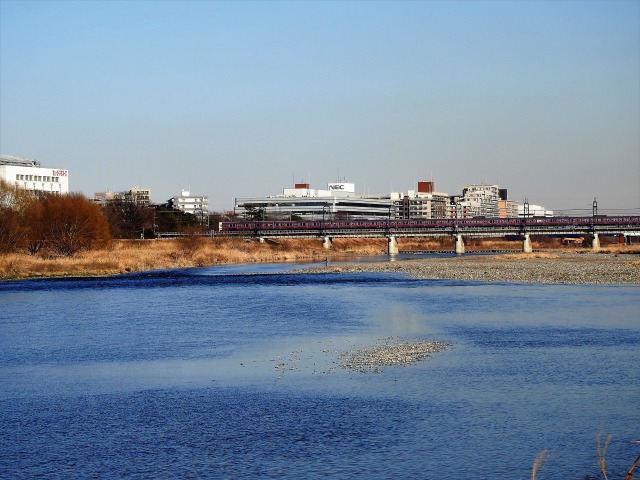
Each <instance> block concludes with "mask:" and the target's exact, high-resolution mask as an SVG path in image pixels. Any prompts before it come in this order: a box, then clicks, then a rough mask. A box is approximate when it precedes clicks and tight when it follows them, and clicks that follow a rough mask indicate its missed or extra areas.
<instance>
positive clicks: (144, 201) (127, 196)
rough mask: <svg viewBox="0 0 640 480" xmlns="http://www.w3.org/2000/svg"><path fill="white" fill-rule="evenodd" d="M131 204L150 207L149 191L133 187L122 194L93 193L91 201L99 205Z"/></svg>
mask: <svg viewBox="0 0 640 480" xmlns="http://www.w3.org/2000/svg"><path fill="white" fill-rule="evenodd" d="M116 200H117V201H121V202H131V203H135V204H136V205H144V206H148V205H151V190H150V189H148V188H142V187H133V188H132V189H131V190H128V191H124V192H112V191H110V190H107V191H106V192H94V194H93V201H94V202H95V203H98V204H100V205H105V204H106V203H108V202H113V201H116Z"/></svg>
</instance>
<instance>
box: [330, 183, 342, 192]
mask: <svg viewBox="0 0 640 480" xmlns="http://www.w3.org/2000/svg"><path fill="white" fill-rule="evenodd" d="M329 190H344V183H330V184H329Z"/></svg>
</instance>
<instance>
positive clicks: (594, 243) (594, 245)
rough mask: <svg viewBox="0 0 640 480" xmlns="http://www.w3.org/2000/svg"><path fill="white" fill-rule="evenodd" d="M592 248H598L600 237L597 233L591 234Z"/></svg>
mask: <svg viewBox="0 0 640 480" xmlns="http://www.w3.org/2000/svg"><path fill="white" fill-rule="evenodd" d="M591 249H592V250H600V238H599V237H598V234H597V233H594V234H593V240H592V241H591Z"/></svg>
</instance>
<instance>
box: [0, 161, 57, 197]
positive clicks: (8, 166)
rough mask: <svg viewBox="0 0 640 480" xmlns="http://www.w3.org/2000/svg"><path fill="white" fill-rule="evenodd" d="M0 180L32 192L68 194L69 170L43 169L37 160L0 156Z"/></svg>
mask: <svg viewBox="0 0 640 480" xmlns="http://www.w3.org/2000/svg"><path fill="white" fill-rule="evenodd" d="M0 178H2V179H4V180H5V181H7V182H9V183H11V184H13V185H18V186H19V187H22V188H24V189H25V190H30V191H34V192H45V193H56V194H68V193H69V170H66V169H63V168H55V167H54V168H52V167H43V166H42V165H41V164H40V162H38V161H37V160H30V159H26V158H20V157H14V156H12V155H0Z"/></svg>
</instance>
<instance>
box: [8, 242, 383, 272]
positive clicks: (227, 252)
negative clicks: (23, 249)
mask: <svg viewBox="0 0 640 480" xmlns="http://www.w3.org/2000/svg"><path fill="white" fill-rule="evenodd" d="M382 253H386V239H336V240H335V241H334V244H333V248H331V249H330V250H325V249H323V248H322V240H321V239H316V238H313V239H274V240H265V241H264V242H259V241H257V240H255V239H241V238H224V237H217V238H203V237H185V238H181V239H169V240H114V241H112V242H111V243H110V244H109V245H108V246H107V247H106V248H103V249H100V250H90V251H84V252H80V253H78V254H76V255H74V256H72V257H65V256H56V255H50V254H40V255H28V254H21V253H11V254H3V255H0V278H2V279H10V278H25V277H50V276H90V275H115V274H121V273H129V272H138V271H147V270H161V269H171V268H188V267H204V266H212V265H225V264H241V263H254V262H289V261H301V260H318V261H320V260H324V259H325V258H326V257H333V256H345V255H377V254H382Z"/></svg>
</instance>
